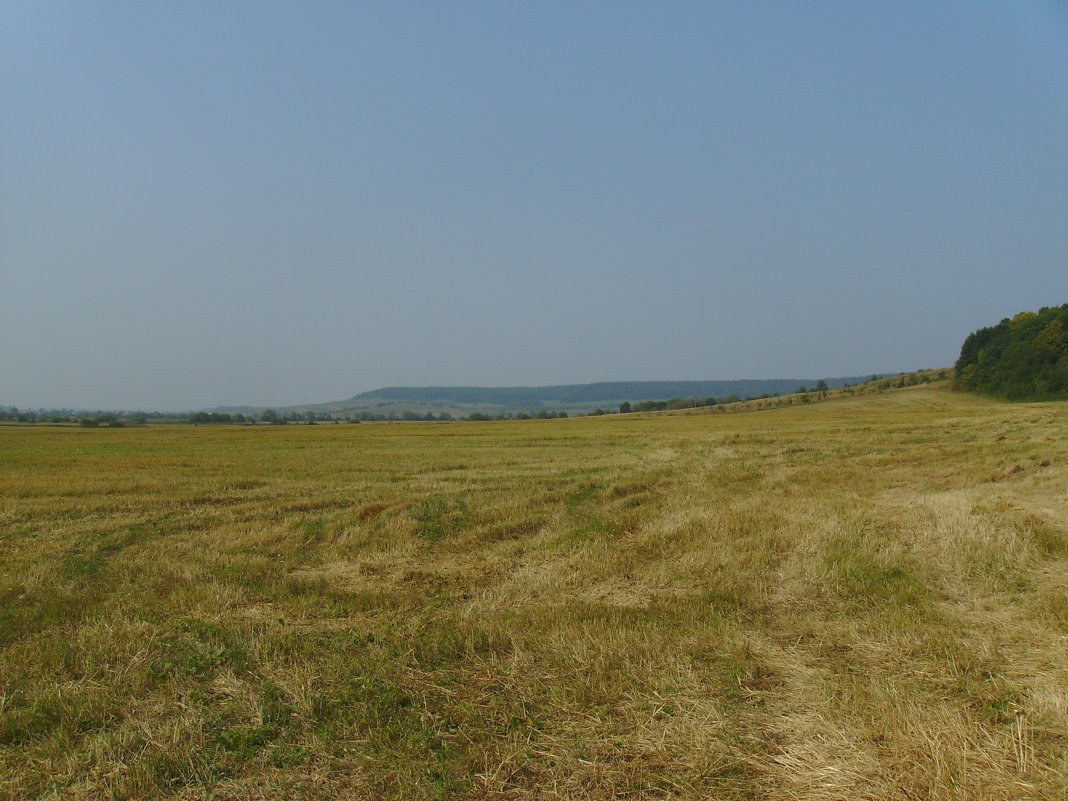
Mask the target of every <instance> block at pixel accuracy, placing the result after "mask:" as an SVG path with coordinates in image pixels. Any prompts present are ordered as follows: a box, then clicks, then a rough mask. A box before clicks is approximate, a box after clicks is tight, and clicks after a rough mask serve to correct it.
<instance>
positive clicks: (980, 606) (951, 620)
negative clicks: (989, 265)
mask: <svg viewBox="0 0 1068 801" xmlns="http://www.w3.org/2000/svg"><path fill="white" fill-rule="evenodd" d="M0 459H2V476H0V496H2V518H0V520H2V524H0V798H4V799H31V798H33V799H60V798H62V799H109V798H116V799H118V798H129V799H142V798H145V799H147V798H160V797H169V798H175V799H261V798H262V799H268V798H269V799H430V798H461V799H586V798H590V799H594V798H595V799H607V798H634V799H638V798H641V799H657V798H677V799H745V798H754V799H755V798H761V799H763V798H767V799H880V800H881V799H960V800H961V801H966V800H967V801H971V800H973V799H1063V798H1065V794H1066V792H1068V404H1004V403H999V402H995V401H989V400H985V399H981V398H976V397H972V396H967V395H961V394H957V393H952V392H950V391H948V389H945V388H943V387H941V386H939V385H937V384H936V385H925V386H918V387H910V388H906V389H899V390H892V391H889V392H884V393H879V394H871V395H863V396H857V397H851V398H844V399H840V400H832V401H828V402H823V403H813V404H807V405H797V406H790V407H786V408H778V409H769V410H765V411H752V412H743V413H736V414H724V413H718V414H714V413H710V412H706V413H696V414H658V415H647V416H639V415H618V416H609V417H599V418H582V419H569V420H547V421H522V422H520V421H514V422H504V423H456V424H451V423H450V424H419V423H415V424H362V425H319V426H284V427H282V426H278V427H247V428H243V427H189V426H183V427H179V426H174V427H148V428H124V429H78V428H60V427H32V426H21V427H20V426H8V427H0Z"/></svg>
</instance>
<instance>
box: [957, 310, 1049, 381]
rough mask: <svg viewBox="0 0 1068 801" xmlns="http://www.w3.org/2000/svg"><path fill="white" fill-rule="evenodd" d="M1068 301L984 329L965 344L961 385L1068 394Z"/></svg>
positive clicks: (959, 361)
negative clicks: (1061, 304)
mask: <svg viewBox="0 0 1068 801" xmlns="http://www.w3.org/2000/svg"><path fill="white" fill-rule="evenodd" d="M1066 329H1068V303H1066V304H1064V305H1063V306H1052V307H1047V308H1042V309H1040V310H1039V311H1037V312H1032V311H1025V312H1020V313H1019V314H1017V315H1016V316H1015V317H1013V318H1012V319H1009V318H1008V317H1006V318H1005V319H1004V320H1002V321H1001V322H1000V323H998V324H997V325H993V326H989V327H987V328H980V329H979V330H978V331H976V332H975V333H973V334H971V335H970V336H969V337H968V338H967V339H966V340H964V345H963V347H962V348H961V352H960V358H959V359H957V364H956V379H957V386H958V387H960V388H962V389H969V390H973V391H976V392H982V393H985V394H987V395H996V396H998V397H1002V398H1007V399H1009V400H1057V399H1063V398H1068V330H1066Z"/></svg>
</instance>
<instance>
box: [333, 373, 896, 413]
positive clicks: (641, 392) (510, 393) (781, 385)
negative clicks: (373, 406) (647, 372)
mask: <svg viewBox="0 0 1068 801" xmlns="http://www.w3.org/2000/svg"><path fill="white" fill-rule="evenodd" d="M882 375H884V374H880V377H881V376H882ZM869 378H870V377H869V376H847V377H842V378H827V379H826V383H827V385H828V386H830V387H841V386H846V385H848V384H859V383H863V382H864V381H867V380H869ZM803 384H804V385H808V386H813V385H815V384H816V379H814V378H811V379H798V378H772V379H745V380H737V381H605V382H601V383H595V384H563V385H558V386H545V387H383V388H382V389H375V390H372V391H370V392H362V393H360V394H359V395H356V396H354V397H353V400H371V399H375V400H377V399H390V400H400V401H415V402H422V403H430V402H445V403H490V404H499V405H502V406H512V405H519V406H539V405H542V404H546V403H549V404H569V403H601V402H605V401H611V400H616V401H621V400H629V401H645V400H668V399H670V398H696V397H702V396H710V397H723V396H727V395H739V396H742V397H757V396H759V395H772V394H775V393H779V394H787V393H790V392H794V391H795V390H796V389H797V388H798V386H800V385H803Z"/></svg>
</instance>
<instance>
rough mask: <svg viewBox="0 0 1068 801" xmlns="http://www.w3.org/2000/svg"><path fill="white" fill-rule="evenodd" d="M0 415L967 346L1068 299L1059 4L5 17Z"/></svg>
mask: <svg viewBox="0 0 1068 801" xmlns="http://www.w3.org/2000/svg"><path fill="white" fill-rule="evenodd" d="M0 96H2V98H3V102H2V107H0V403H4V404H16V405H19V406H34V407H35V406H78V407H90V408H96V407H100V408H137V407H141V408H149V409H156V408H160V409H186V408H194V407H202V406H212V405H216V404H241V403H249V404H257V405H259V404H263V405H283V404H290V403H298V402H315V401H323V400H330V399H338V398H344V397H348V396H351V395H353V394H355V393H356V392H359V391H362V390H367V389H372V388H375V387H378V386H383V385H398V384H404V385H423V384H482V385H510V384H548V383H572V382H575V383H577V382H588V381H602V380H623V379H635V380H637V379H691V378H692V379H716V378H723V379H726V378H772V377H819V376H832V375H850V374H866V373H872V372H877V371H878V372H883V371H898V370H908V369H914V368H919V367H928V366H931V367H937V366H945V365H949V364H951V363H952V362H953V361H954V360H955V359H956V356H957V355H958V352H959V348H960V344H961V342H962V340H963V339H964V337H965V336H966V335H967V334H968V333H969V332H971V331H972V330H974V329H975V328H977V327H979V326H982V325H986V324H991V323H994V322H997V321H998V320H999V319H1001V318H1002V317H1005V316H1008V315H1012V314H1014V313H1016V312H1018V311H1020V310H1023V309H1034V308H1038V307H1040V306H1046V305H1059V304H1061V303H1064V302H1068V6H1066V4H1064V3H1062V2H1054V1H1053V0H1047V1H1046V2H1028V1H1027V0H1019V1H1018V2H1011V3H1006V2H1003V1H1001V0H999V1H997V2H982V1H981V0H980V1H976V2H967V3H963V2H937V1H936V2H931V1H930V0H923V2H892V3H887V2H882V1H881V0H879V1H878V2H877V1H876V0H871V1H870V2H856V1H855V0H851V1H850V2H811V3H808V2H806V3H798V2H779V3H767V2H722V3H712V2H694V3H684V2H645V3H638V2H626V3H605V2H560V3H554V2H542V1H541V0H539V1H538V2H533V1H531V2H507V3H475V2H470V3H443V2H425V3H416V2H410V3H409V2H388V3H348V2H345V3H340V2H339V3H326V2H317V3H264V2H247V3H238V2H226V3H208V2H170V3H145V2H141V1H140V0H138V1H137V2H80V1H79V2H63V3H56V2H42V1H41V0H32V2H18V1H17V0H9V2H5V3H4V4H3V5H2V6H0Z"/></svg>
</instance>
